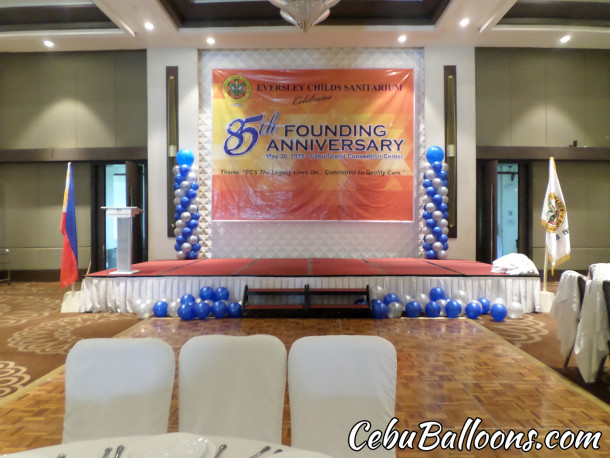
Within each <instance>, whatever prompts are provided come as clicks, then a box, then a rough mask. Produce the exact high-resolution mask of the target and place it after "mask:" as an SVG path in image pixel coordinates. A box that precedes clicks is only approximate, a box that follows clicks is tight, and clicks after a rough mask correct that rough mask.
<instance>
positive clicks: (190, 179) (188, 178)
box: [186, 172, 197, 183]
mask: <svg viewBox="0 0 610 458" xmlns="http://www.w3.org/2000/svg"><path fill="white" fill-rule="evenodd" d="M186 181H188V182H189V183H194V182H195V181H197V175H195V174H194V173H193V172H189V173H188V175H187V176H186Z"/></svg>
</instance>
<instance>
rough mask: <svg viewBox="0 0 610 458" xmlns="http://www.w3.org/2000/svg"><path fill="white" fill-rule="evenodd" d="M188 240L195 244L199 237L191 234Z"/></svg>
mask: <svg viewBox="0 0 610 458" xmlns="http://www.w3.org/2000/svg"><path fill="white" fill-rule="evenodd" d="M186 241H187V242H188V243H190V244H191V245H195V244H196V243H197V242H199V237H197V236H196V235H191V236H190V237H189V238H188V239H187V240H186Z"/></svg>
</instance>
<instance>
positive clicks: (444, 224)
mask: <svg viewBox="0 0 610 458" xmlns="http://www.w3.org/2000/svg"><path fill="white" fill-rule="evenodd" d="M438 227H441V228H443V227H449V221H447V220H446V219H442V220H440V221H439V222H438Z"/></svg>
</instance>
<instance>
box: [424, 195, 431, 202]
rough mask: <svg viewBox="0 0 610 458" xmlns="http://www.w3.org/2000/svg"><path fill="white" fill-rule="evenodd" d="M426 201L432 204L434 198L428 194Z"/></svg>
mask: <svg viewBox="0 0 610 458" xmlns="http://www.w3.org/2000/svg"><path fill="white" fill-rule="evenodd" d="M425 199H426V202H428V203H429V202H432V196H429V195H428V194H426V195H425Z"/></svg>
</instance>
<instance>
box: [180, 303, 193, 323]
mask: <svg viewBox="0 0 610 458" xmlns="http://www.w3.org/2000/svg"><path fill="white" fill-rule="evenodd" d="M177 311H178V316H179V317H180V318H181V319H182V320H184V321H190V320H192V319H194V318H195V302H187V303H186V304H180V306H179V307H178V310H177Z"/></svg>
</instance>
